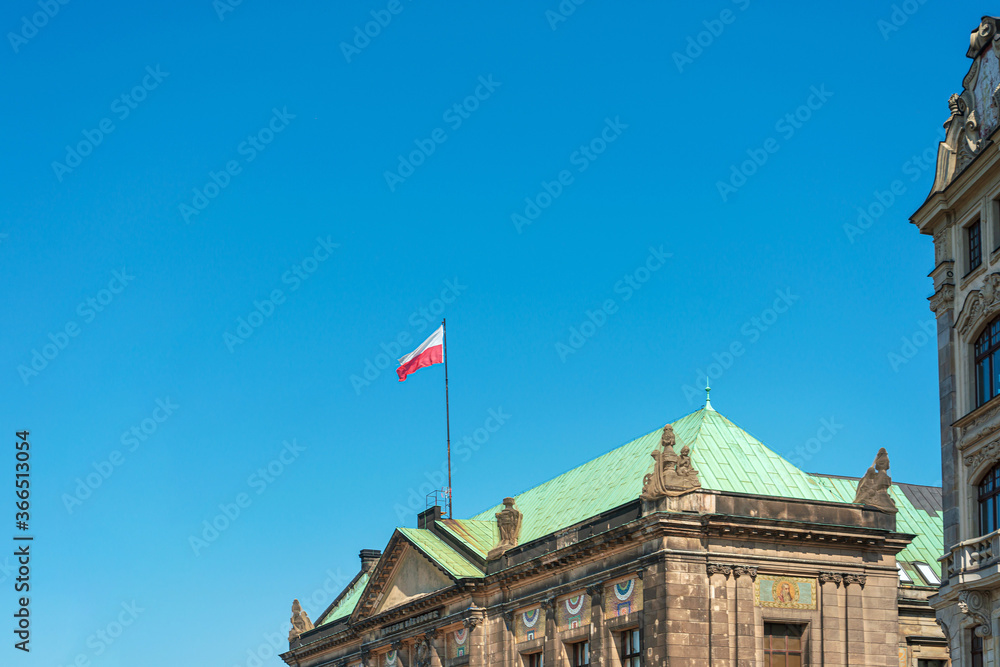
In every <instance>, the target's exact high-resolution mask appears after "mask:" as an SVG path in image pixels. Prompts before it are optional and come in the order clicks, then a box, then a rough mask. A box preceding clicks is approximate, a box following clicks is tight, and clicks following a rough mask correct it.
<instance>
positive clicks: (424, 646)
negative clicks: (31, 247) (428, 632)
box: [416, 637, 431, 667]
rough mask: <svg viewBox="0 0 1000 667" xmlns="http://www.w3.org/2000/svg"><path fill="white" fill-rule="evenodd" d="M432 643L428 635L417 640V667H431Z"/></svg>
mask: <svg viewBox="0 0 1000 667" xmlns="http://www.w3.org/2000/svg"><path fill="white" fill-rule="evenodd" d="M430 664H431V645H430V643H429V642H428V641H427V639H426V637H423V638H421V639H420V641H418V642H417V664H416V667H430Z"/></svg>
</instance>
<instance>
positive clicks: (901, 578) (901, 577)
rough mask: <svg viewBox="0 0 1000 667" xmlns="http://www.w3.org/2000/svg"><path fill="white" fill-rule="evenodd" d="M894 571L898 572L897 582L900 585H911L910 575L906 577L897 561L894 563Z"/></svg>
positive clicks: (904, 571)
mask: <svg viewBox="0 0 1000 667" xmlns="http://www.w3.org/2000/svg"><path fill="white" fill-rule="evenodd" d="M896 569H898V570H899V582H900V583H902V584H912V583H913V579H912V578H911V577H910V575H908V574H907V573H906V570H904V569H903V566H902V565H900V564H899V561H897V562H896Z"/></svg>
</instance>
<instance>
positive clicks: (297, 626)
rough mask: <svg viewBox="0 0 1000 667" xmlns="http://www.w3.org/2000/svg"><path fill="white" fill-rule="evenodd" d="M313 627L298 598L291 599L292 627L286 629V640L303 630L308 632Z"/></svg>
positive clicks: (290, 639) (291, 638)
mask: <svg viewBox="0 0 1000 667" xmlns="http://www.w3.org/2000/svg"><path fill="white" fill-rule="evenodd" d="M312 629H313V624H312V621H310V620H309V614H307V613H306V612H305V610H304V609H302V605H300V604H299V601H298V600H293V601H292V629H291V630H289V631H288V641H292V640H293V639H295V638H296V637H298V636H299V635H301V634H302V633H303V632H308V631H309V630H312Z"/></svg>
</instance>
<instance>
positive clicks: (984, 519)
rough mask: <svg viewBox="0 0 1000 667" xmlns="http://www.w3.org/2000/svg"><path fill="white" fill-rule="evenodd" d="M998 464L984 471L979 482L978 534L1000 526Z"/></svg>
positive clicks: (990, 531)
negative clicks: (999, 512)
mask: <svg viewBox="0 0 1000 667" xmlns="http://www.w3.org/2000/svg"><path fill="white" fill-rule="evenodd" d="M998 509H1000V464H997V465H995V466H993V468H992V469H991V470H990V471H989V472H988V473H986V476H985V477H983V480H982V481H981V482H979V534H980V535H986V534H988V533H992V532H993V531H994V530H996V529H997V528H1000V519H998V516H1000V515H998V513H997V510H998Z"/></svg>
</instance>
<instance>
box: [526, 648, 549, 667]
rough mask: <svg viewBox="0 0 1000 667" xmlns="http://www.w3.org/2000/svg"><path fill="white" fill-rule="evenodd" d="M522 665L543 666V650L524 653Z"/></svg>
mask: <svg viewBox="0 0 1000 667" xmlns="http://www.w3.org/2000/svg"><path fill="white" fill-rule="evenodd" d="M524 667H545V651H535V652H534V653H526V654H524Z"/></svg>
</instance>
